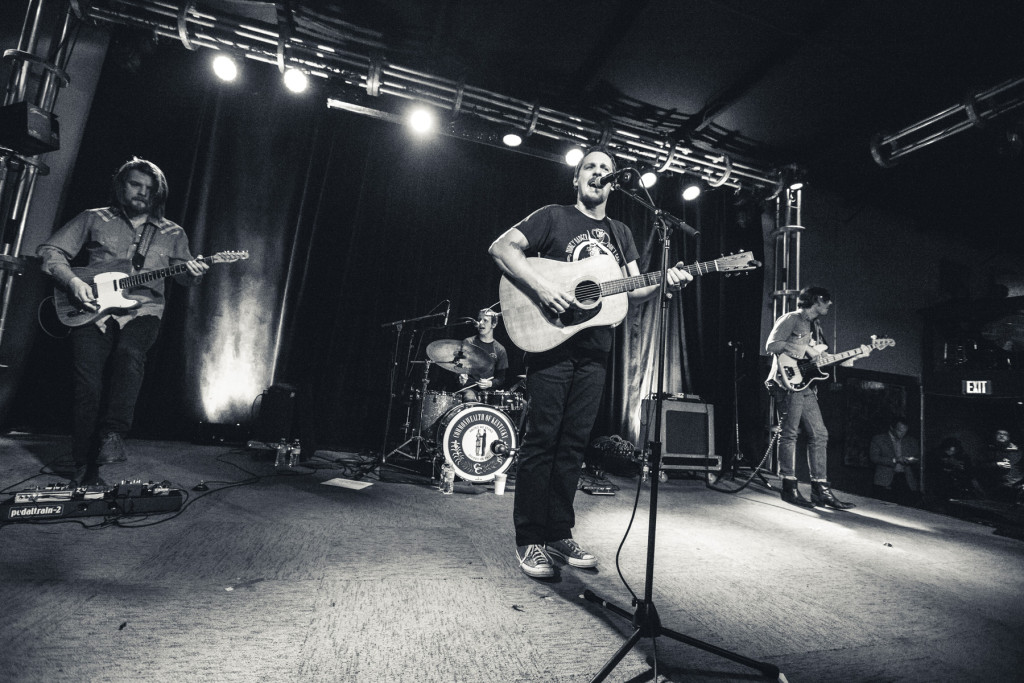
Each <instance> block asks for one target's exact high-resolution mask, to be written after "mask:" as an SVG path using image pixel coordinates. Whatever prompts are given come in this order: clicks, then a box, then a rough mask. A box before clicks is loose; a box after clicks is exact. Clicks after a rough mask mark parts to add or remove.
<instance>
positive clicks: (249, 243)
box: [40, 47, 760, 449]
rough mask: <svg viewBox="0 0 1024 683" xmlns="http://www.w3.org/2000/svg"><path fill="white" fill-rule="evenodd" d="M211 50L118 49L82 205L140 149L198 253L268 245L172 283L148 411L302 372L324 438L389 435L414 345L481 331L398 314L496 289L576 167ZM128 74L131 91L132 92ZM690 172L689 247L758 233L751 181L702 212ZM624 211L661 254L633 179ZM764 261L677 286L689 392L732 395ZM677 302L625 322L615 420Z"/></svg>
mask: <svg viewBox="0 0 1024 683" xmlns="http://www.w3.org/2000/svg"><path fill="white" fill-rule="evenodd" d="M201 54H202V53H199V54H190V53H183V52H182V51H181V50H179V49H176V48H170V47H161V48H158V49H157V50H156V52H154V53H153V54H151V55H149V56H148V57H147V59H146V61H145V62H144V64H143V70H142V72H141V73H139V74H135V75H132V74H126V73H125V72H124V71H123V70H122V69H118V68H116V67H115V66H113V65H108V66H107V67H105V70H104V75H103V77H102V79H101V84H100V90H99V91H98V93H97V100H96V104H95V105H94V108H93V112H92V114H91V117H90V122H89V125H88V127H87V131H86V141H85V143H83V156H82V157H81V158H80V159H79V162H78V165H77V169H76V177H75V179H74V182H73V183H72V186H71V192H70V194H69V199H68V208H67V211H66V212H65V213H66V214H67V215H66V216H65V218H69V217H70V216H71V215H73V214H74V213H76V212H77V211H79V210H81V209H82V208H86V207H88V206H96V205H98V204H100V203H102V200H105V199H106V197H105V196H103V198H102V200H101V199H99V198H98V197H97V196H96V195H97V191H96V189H97V183H96V181H95V178H96V176H97V175H99V176H102V177H104V178H109V172H110V171H112V170H113V169H114V168H116V166H117V165H118V164H119V163H121V162H122V161H123V160H124V159H125V158H127V157H129V156H131V155H132V154H138V155H139V156H144V157H146V158H149V159H151V160H152V161H154V162H156V163H157V164H158V165H160V166H161V167H162V168H163V169H164V170H165V171H166V172H167V174H168V177H169V179H170V184H171V193H172V194H171V201H170V202H169V206H168V216H169V217H170V218H172V219H173V220H177V221H179V222H180V223H181V224H182V225H183V226H184V227H185V229H186V231H187V232H188V233H189V237H190V243H191V245H192V250H193V253H202V254H206V255H209V254H212V253H216V252H221V251H226V250H247V251H248V252H249V259H248V260H245V261H240V262H237V263H231V264H224V265H215V266H214V267H213V268H212V269H211V271H210V273H209V274H208V275H207V277H206V279H205V281H204V282H203V283H202V284H201V285H200V286H198V287H195V288H191V289H188V290H183V289H181V288H178V287H177V286H176V285H175V286H174V287H173V289H172V291H171V296H170V301H169V306H168V311H167V315H166V317H165V324H164V330H163V333H162V336H161V340H160V341H159V342H158V345H157V347H156V348H155V349H154V352H153V353H152V354H151V358H150V363H149V366H148V373H149V374H148V376H147V381H146V386H145V388H144V391H143V397H142V399H141V400H140V405H139V410H138V411H137V415H136V430H135V431H136V433H137V434H138V435H151V436H158V437H162V438H173V437H175V436H180V435H181V434H182V433H183V432H184V431H185V430H187V429H189V428H190V426H191V425H194V424H196V423H198V422H214V423H249V422H251V420H252V418H253V410H252V407H253V406H254V405H255V404H256V402H257V399H258V397H259V396H260V394H261V393H262V392H263V391H264V390H265V389H266V388H267V387H268V386H270V385H272V384H275V383H288V384H292V385H294V386H296V387H297V388H298V389H299V391H300V393H301V395H302V396H301V398H302V400H300V407H301V409H302V410H303V411H305V412H306V413H307V415H306V417H307V418H310V417H311V418H312V419H311V420H308V422H309V423H311V424H313V425H315V429H316V431H317V434H316V435H315V436H316V440H317V442H318V443H319V444H320V445H321V446H322V447H323V446H327V447H330V446H334V447H346V448H371V449H372V448H376V447H378V446H379V445H380V444H381V442H382V437H383V431H384V424H385V421H386V417H387V407H388V399H389V393H390V389H391V381H390V379H391V373H392V369H394V370H395V375H396V380H397V381H396V386H395V387H394V388H395V390H396V392H397V394H398V396H397V398H396V401H395V404H394V412H393V414H392V422H393V425H397V424H401V423H402V422H404V420H405V410H406V405H404V404H403V403H402V401H401V398H402V397H403V394H404V392H403V389H404V387H405V385H406V384H407V383H409V382H412V383H414V384H415V383H417V382H418V380H419V376H420V375H419V373H420V370H419V368H420V367H421V366H420V365H419V364H410V363H408V362H407V361H410V360H413V361H421V360H423V359H424V358H425V345H426V344H427V343H428V342H429V341H430V340H432V339H438V338H461V337H464V336H469V335H470V334H471V333H472V332H473V330H472V328H471V327H468V326H462V327H449V328H447V329H443V328H440V326H439V325H438V324H437V323H439V322H440V321H439V320H438V319H433V320H432V321H430V322H424V323H415V324H406V325H402V326H401V329H400V330H399V328H398V326H395V325H393V324H391V323H393V322H394V321H397V320H406V319H410V318H415V317H419V316H423V315H426V314H428V313H431V312H436V311H439V310H443V308H444V304H443V302H444V301H445V300H450V301H451V319H452V321H457V320H458V318H460V317H462V316H473V315H475V313H476V311H477V310H479V309H480V308H482V307H484V306H489V305H492V304H494V303H496V301H497V298H498V297H497V291H498V282H499V279H500V273H499V271H498V269H497V267H496V266H495V265H494V264H493V262H492V261H491V259H490V257H489V256H488V255H487V247H488V245H489V244H490V243H491V242H492V241H493V240H494V238H495V237H497V235H499V234H500V233H501V232H502V231H504V230H505V229H506V228H508V227H509V226H511V225H513V224H514V223H515V222H517V221H518V220H520V219H521V218H522V217H524V216H525V215H527V214H528V213H530V212H531V211H533V210H535V209H536V208H538V207H540V206H543V205H545V204H550V203H570V202H572V201H573V199H574V197H573V193H572V169H571V168H569V167H567V166H560V165H557V164H552V163H550V162H546V161H542V160H538V159H535V158H532V157H528V156H526V155H522V154H516V153H514V152H511V151H509V150H505V149H499V148H494V147H490V146H486V145H480V144H474V143H470V142H466V141H461V140H456V139H453V138H448V137H443V136H442V137H438V138H435V139H432V140H416V139H414V138H412V137H410V136H409V134H408V133H407V132H406V131H405V130H404V129H403V128H402V127H399V126H395V125H393V124H389V123H384V122H380V121H376V120H372V119H367V118H365V117H359V116H357V115H355V114H350V113H346V112H338V111H329V110H327V109H326V107H325V104H324V102H325V93H324V92H322V91H314V92H311V93H307V94H306V95H304V96H301V97H296V96H294V95H291V94H290V93H287V92H284V91H283V88H281V87H280V84H279V81H278V74H277V73H276V71H275V70H274V69H272V68H271V67H264V66H262V65H255V66H253V65H246V66H247V70H246V72H245V74H244V82H243V84H241V85H238V86H232V85H216V84H214V83H213V82H212V76H211V75H209V74H208V73H207V66H206V60H203V59H200V55H201ZM126 81H127V83H126ZM126 85H129V86H132V87H133V88H134V90H133V94H132V96H131V97H127V98H126V97H123V96H118V94H117V93H120V92H122V91H123V89H124V88H125V87H126ZM670 180H671V179H663V182H662V183H659V186H656V188H657V189H658V190H659V191H660V192H662V197H661V198H659V197H658V196H656V197H655V198H656V201H658V203H659V205H661V206H662V208H664V209H665V210H667V211H670V212H672V213H674V214H675V215H677V216H679V217H681V218H683V219H684V220H687V222H689V223H690V224H691V225H694V226H695V227H698V228H699V229H700V230H701V231H702V233H703V235H702V239H701V241H700V242H696V241H694V240H692V239H691V238H688V237H684V236H683V235H674V236H673V244H672V260H673V262H675V261H677V260H683V261H686V262H687V263H692V262H695V261H697V260H702V259H708V258H714V257H715V256H717V255H718V254H717V253H713V254H712V255H710V256H709V255H708V251H710V250H709V245H710V246H712V247H713V248H714V249H715V250H718V249H720V248H721V247H722V246H729V247H731V248H730V249H729V250H730V251H731V250H732V249H735V248H738V247H739V246H740V245H738V244H734V242H736V241H739V240H741V239H742V237H741V236H739V235H738V234H737V230H741V231H742V228H743V223H742V221H740V222H738V221H737V219H736V216H737V209H736V207H735V206H734V203H733V202H732V201H731V194H730V193H726V192H721V193H713V194H712V195H711V199H710V201H708V202H705V203H704V204H703V205H702V209H701V210H702V211H703V213H696V210H695V209H691V208H687V207H683V206H682V205H681V204H680V203H678V202H675V201H674V200H673V199H672V197H674V196H675V190H674V185H673V183H672V182H671V181H670ZM610 213H611V214H612V215H613V216H614V217H617V218H621V219H623V220H624V221H625V222H626V223H627V224H629V225H630V226H631V227H632V228H633V230H634V234H635V238H636V242H637V245H638V248H639V250H640V251H641V263H640V266H641V271H642V272H648V271H653V270H657V269H658V268H659V267H660V243H659V242H658V240H656V239H654V236H653V230H652V225H651V221H650V217H649V216H647V215H646V212H645V211H644V210H643V209H642V208H640V207H637V206H635V205H632V202H627V201H626V200H625V199H624V198H622V197H615V198H614V199H613V201H612V202H611V204H610ZM753 234H754V236H755V237H756V236H757V234H758V230H757V226H754V232H753ZM747 281H748V282H750V283H751V285H753V286H750V285H744V286H741V287H739V288H737V287H735V286H730V284H729V283H726V282H724V281H723V279H722V278H720V277H719V276H716V275H709V276H706V277H703V278H698V282H697V283H695V284H694V285H693V286H691V287H690V288H688V289H686V290H684V292H683V293H682V294H681V295H677V296H676V297H675V298H673V300H672V301H671V302H670V304H669V312H670V330H671V334H670V337H671V338H670V340H669V346H668V349H669V352H668V372H667V384H666V389H667V390H668V391H669V392H687V393H699V394H701V395H703V396H706V400H720V399H721V398H722V391H720V389H719V385H720V384H721V382H720V377H721V375H722V370H723V368H724V369H725V371H726V372H727V373H729V374H731V356H729V355H728V353H729V351H728V350H724V346H725V345H724V341H725V339H726V338H727V337H728V336H729V335H731V334H732V330H733V329H739V328H743V329H748V330H752V331H753V335H754V336H755V337H756V334H757V326H758V323H759V320H758V318H757V317H750V318H749V320H743V319H742V318H741V316H739V315H737V316H734V315H732V314H733V313H738V314H741V315H746V313H745V312H744V311H743V310H742V306H740V305H739V304H738V303H737V297H749V296H753V304H754V305H753V310H754V311H755V315H757V313H756V312H758V311H759V303H760V295H759V292H760V277H759V275H758V274H755V275H754V277H753V278H748V279H747ZM658 306H659V305H658V303H657V302H656V301H652V302H649V303H647V304H644V305H642V306H637V307H633V308H631V310H630V313H629V315H628V317H627V319H626V321H625V323H624V324H623V325H622V326H620V328H619V334H618V335H617V346H616V354H615V360H614V365H613V371H612V372H611V373H610V378H609V387H608V389H609V390H608V392H607V393H606V401H605V408H604V409H603V410H602V416H601V419H600V420H599V423H598V428H597V429H598V430H599V431H601V432H603V433H606V434H610V433H619V434H622V435H623V436H626V435H629V436H631V437H632V438H636V432H635V429H636V424H637V417H638V408H639V401H640V399H641V398H642V397H643V396H644V395H646V394H647V393H648V392H650V391H652V390H653V382H654V376H653V370H654V366H653V364H652V362H651V361H650V358H651V357H652V354H654V352H655V349H654V347H653V342H654V334H653V333H654V331H655V330H656V327H655V322H656V313H657V310H658ZM497 337H498V339H499V341H501V342H502V343H503V344H505V345H506V347H508V348H509V351H510V354H509V355H510V364H511V368H510V372H509V375H510V376H514V375H516V374H519V373H521V372H522V368H523V363H522V355H521V353H519V352H518V351H517V350H516V349H515V348H514V346H513V345H512V344H511V342H510V341H509V340H508V338H507V336H506V335H505V334H504V329H503V328H500V327H499V329H498V331H497ZM756 343H757V342H756V340H755V342H754V344H755V345H756ZM396 350H397V354H396ZM395 355H397V359H398V363H397V365H394V364H393V358H394V356H395ZM723 359H724V360H725V361H727V363H726V364H724V365H723ZM725 385H726V388H727V389H731V383H730V382H725ZM40 390H43V389H40ZM725 396H726V397H728V396H729V394H728V392H726V393H725ZM394 432H395V430H394V429H392V435H391V436H393V437H395V436H397V435H396V434H395V433H394Z"/></svg>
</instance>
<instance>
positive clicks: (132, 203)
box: [124, 199, 152, 217]
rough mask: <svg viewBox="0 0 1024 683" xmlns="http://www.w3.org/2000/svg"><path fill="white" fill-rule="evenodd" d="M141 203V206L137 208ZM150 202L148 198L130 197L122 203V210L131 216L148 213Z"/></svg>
mask: <svg viewBox="0 0 1024 683" xmlns="http://www.w3.org/2000/svg"><path fill="white" fill-rule="evenodd" d="M139 205H141V206H142V208H141V209H140V208H138V206H139ZM151 206H152V205H151V203H150V202H149V200H148V199H132V200H129V201H127V202H125V203H124V212H125V213H126V214H128V215H129V216H131V217H135V216H141V215H143V214H147V213H149V210H150V208H151Z"/></svg>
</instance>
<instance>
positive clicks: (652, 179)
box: [637, 163, 658, 188]
mask: <svg viewBox="0 0 1024 683" xmlns="http://www.w3.org/2000/svg"><path fill="white" fill-rule="evenodd" d="M637 171H639V172H640V185H642V186H643V187H645V188H651V187H654V184H655V183H657V182H658V174H657V173H656V172H655V171H654V167H653V166H651V165H650V164H647V163H641V164H638V165H637Z"/></svg>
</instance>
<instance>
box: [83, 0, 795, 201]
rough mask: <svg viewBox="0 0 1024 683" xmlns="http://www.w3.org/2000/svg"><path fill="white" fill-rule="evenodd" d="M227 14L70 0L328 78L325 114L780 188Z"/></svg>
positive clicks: (724, 160)
mask: <svg viewBox="0 0 1024 683" xmlns="http://www.w3.org/2000/svg"><path fill="white" fill-rule="evenodd" d="M211 4H212V3H211ZM231 6H232V7H235V8H237V7H240V6H244V7H245V8H246V10H247V12H248V14H249V16H239V15H232V14H230V13H228V12H226V11H224V10H223V9H220V8H209V7H208V8H200V7H199V6H198V3H197V2H196V1H195V0H187V1H185V2H183V3H182V4H180V6H179V5H175V4H173V3H170V2H160V1H158V0H93V1H92V2H86V0H72V9H73V10H74V11H75V13H76V14H77V16H78V17H79V18H80V19H82V20H86V21H90V22H93V23H96V24H112V25H125V26H131V27H135V28H139V29H143V30H146V31H149V32H151V33H152V34H154V35H155V36H159V37H164V38H170V39H172V40H175V41H179V42H180V43H181V44H182V45H183V46H184V47H185V48H186V49H189V50H197V49H199V48H207V49H212V50H221V51H224V52H227V53H229V54H233V55H241V56H244V57H246V58H248V59H252V60H255V61H258V62H265V63H267V64H273V65H275V66H277V68H278V69H279V70H280V71H282V72H284V70H285V68H286V67H294V68H298V69H301V70H302V71H304V72H306V73H307V74H309V75H310V76H315V77H319V78H322V79H326V81H327V82H328V84H329V85H328V88H329V91H330V95H329V99H328V106H329V107H332V108H341V109H346V110H348V111H353V112H356V113H358V114H362V115H367V116H374V117H377V118H380V119H384V120H389V121H395V122H397V121H398V120H399V119H400V115H399V114H398V110H399V107H400V103H401V102H408V101H410V100H413V101H417V102H421V103H424V104H427V105H430V106H432V107H435V108H436V109H438V110H439V112H438V113H439V114H441V115H442V118H445V119H446V120H447V124H446V125H445V126H444V128H443V132H444V133H445V134H448V135H452V136H457V137H462V138H465V139H470V140H474V141H477V142H483V143H489V144H495V142H496V141H500V139H501V136H502V135H503V134H504V133H505V132H507V131H509V130H516V131H518V132H519V133H520V134H521V136H522V137H523V138H524V139H525V140H526V141H528V143H529V144H524V145H523V146H522V147H520V148H517V150H516V151H519V152H523V153H527V154H532V155H535V156H540V157H544V158H549V159H552V160H553V159H555V158H558V159H561V154H562V153H563V152H564V149H563V150H561V151H560V152H558V153H557V154H556V152H555V151H554V150H553V148H550V149H548V150H545V149H544V142H545V141H547V143H548V146H549V147H550V144H551V143H558V144H560V145H563V146H565V145H579V146H581V147H590V146H594V145H605V146H607V147H609V148H610V149H612V150H613V151H614V152H615V154H616V155H617V156H619V157H620V158H621V159H623V160H625V161H626V162H634V163H638V164H639V163H641V162H646V163H649V164H650V165H651V166H653V167H654V169H655V170H656V171H658V172H659V173H677V174H683V173H688V174H690V175H693V176H697V177H700V178H703V179H705V180H706V181H707V182H708V184H709V185H711V186H712V187H729V188H733V189H735V190H739V189H744V188H746V189H750V190H761V189H765V188H767V189H769V190H770V189H771V188H773V187H774V186H775V185H776V183H777V180H778V177H777V176H778V173H777V172H776V171H773V170H770V169H767V168H759V167H758V166H757V165H756V162H753V161H750V160H749V159H744V160H741V159H740V158H739V156H738V155H736V154H734V153H731V152H730V153H726V152H722V151H720V150H716V149H713V148H709V146H708V145H706V144H705V143H703V142H701V143H685V142H683V141H679V140H674V139H671V138H670V137H668V136H667V135H666V134H665V133H662V132H660V131H658V130H657V129H656V128H654V127H651V126H650V125H647V124H646V122H643V121H637V120H631V119H629V118H627V117H622V116H612V117H610V118H607V119H604V120H600V121H598V120H594V119H591V118H587V117H585V116H577V115H573V114H568V113H564V112H560V111H556V110H555V109H552V108H549V107H545V106H542V105H541V104H540V103H538V102H526V101H524V100H519V99H516V98H513V97H508V96H505V95H501V94H498V93H494V92H489V91H487V90H483V89H481V88H476V87H473V86H471V85H468V84H467V83H465V82H462V81H456V80H451V79H446V78H441V77H438V76H434V75H431V74H428V73H424V72H422V71H419V70H416V69H412V68H409V67H407V66H402V65H399V64H394V63H392V62H390V61H389V60H388V59H387V58H386V57H385V56H384V54H385V52H386V47H385V46H384V45H383V44H382V43H381V42H380V35H379V34H377V33H375V32H373V31H369V30H367V29H364V28H360V27H357V26H354V25H352V24H349V23H347V22H344V21H342V20H340V19H338V18H337V17H336V16H332V15H330V14H326V13H323V12H318V11H316V10H313V9H311V8H309V7H301V6H298V4H297V3H296V4H293V3H286V4H282V3H277V4H272V3H248V4H243V5H239V4H237V3H236V4H232V5H231ZM286 8H288V9H286Z"/></svg>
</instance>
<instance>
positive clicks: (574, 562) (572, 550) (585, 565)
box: [547, 538, 597, 569]
mask: <svg viewBox="0 0 1024 683" xmlns="http://www.w3.org/2000/svg"><path fill="white" fill-rule="evenodd" d="M547 551H548V552H549V553H551V554H552V555H554V556H555V557H557V558H558V559H560V560H562V561H564V562H567V563H568V564H569V566H570V567H579V568H580V569H590V568H591V567H596V566H597V557H596V556H595V555H593V554H592V553H588V552H587V551H586V550H584V549H583V548H581V547H580V544H579V543H577V542H576V541H574V540H572V539H571V538H563V539H562V540H561V541H555V542H554V543H548V544H547Z"/></svg>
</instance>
